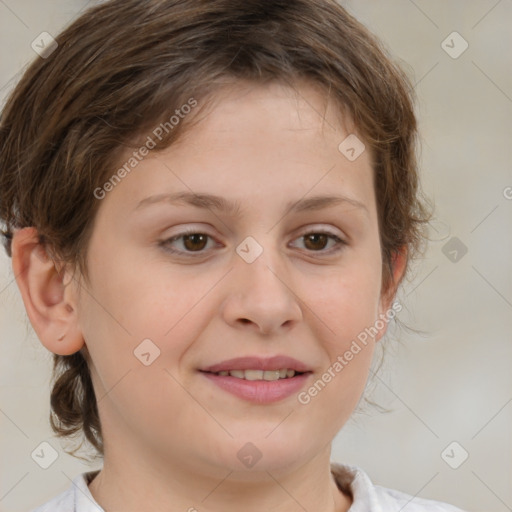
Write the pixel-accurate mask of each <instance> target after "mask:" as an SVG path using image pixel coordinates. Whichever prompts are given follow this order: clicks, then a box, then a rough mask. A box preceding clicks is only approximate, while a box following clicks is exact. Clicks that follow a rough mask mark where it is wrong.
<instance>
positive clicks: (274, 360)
mask: <svg viewBox="0 0 512 512" xmlns="http://www.w3.org/2000/svg"><path fill="white" fill-rule="evenodd" d="M282 368H287V369H288V370H295V371H296V372H300V373H304V372H310V371H311V368H309V367H308V366H307V365H306V364H304V363H302V362H300V361H297V359H294V358H293V357H288V356H283V355H279V356H274V357H267V358H265V357H254V356H247V357H237V358H234V359H228V360H226V361H222V362H220V363H217V364H214V365H211V366H207V367H205V368H201V371H204V372H212V373H217V372H223V371H229V370H280V369H282Z"/></svg>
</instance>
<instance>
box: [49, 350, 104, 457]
mask: <svg viewBox="0 0 512 512" xmlns="http://www.w3.org/2000/svg"><path fill="white" fill-rule="evenodd" d="M53 371H54V385H53V389H52V393H51V396H50V404H51V412H50V424H51V426H52V429H53V431H54V432H55V433H56V434H57V436H59V437H67V436H72V435H76V434H78V433H80V432H81V431H82V430H83V432H84V434H85V438H86V439H87V441H89V442H90V443H91V444H92V446H94V448H95V449H96V450H97V451H98V453H99V454H100V455H103V442H102V437H101V424H100V418H99V414H98V404H97V401H96V395H95V393H94V388H93V385H92V380H91V376H90V373H89V367H88V365H87V361H86V360H85V358H84V356H83V355H82V353H81V352H76V353H75V354H72V355H69V356H61V355H57V354H55V355H54V369H53ZM81 446H82V444H80V445H79V446H78V447H77V448H75V449H74V450H72V451H71V452H69V453H70V454H71V455H75V456H76V452H77V451H78V450H79V449H80V448H81Z"/></svg>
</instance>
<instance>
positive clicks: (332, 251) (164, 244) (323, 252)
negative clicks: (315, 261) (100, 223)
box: [159, 229, 348, 258]
mask: <svg viewBox="0 0 512 512" xmlns="http://www.w3.org/2000/svg"><path fill="white" fill-rule="evenodd" d="M190 235H206V236H207V237H208V238H209V239H212V240H213V237H212V236H210V235H208V234H207V233H202V232H201V231H197V230H193V229H191V230H186V231H183V232H181V233H179V234H178V235H175V236H173V237H171V238H167V239H165V240H161V241H160V243H159V245H160V246H162V248H163V249H164V250H165V251H167V252H170V253H173V254H178V255H186V256H187V257H188V256H190V257H192V258H196V257H201V256H204V255H205V252H206V251H207V250H206V249H202V250H201V251H180V250H176V249H172V248H171V247H170V245H169V244H171V243H172V242H175V241H176V240H179V239H180V238H183V237H186V236H190ZM307 235H327V236H328V237H329V238H330V239H331V240H334V241H335V242H336V245H335V246H334V248H332V247H331V249H329V250H319V251H309V250H307V249H306V251H307V252H311V253H317V254H321V255H329V256H330V255H333V254H335V253H338V252H339V251H341V250H342V249H343V248H344V247H345V246H346V245H348V244H347V242H345V240H342V239H341V238H340V237H338V236H337V235H335V234H334V233H331V232H329V231H325V230H320V231H307V232H306V233H303V234H302V235H300V236H298V237H297V238H296V239H295V240H297V239H299V238H304V237H306V236H307ZM207 243H208V242H207Z"/></svg>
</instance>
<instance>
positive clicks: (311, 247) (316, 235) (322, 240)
mask: <svg viewBox="0 0 512 512" xmlns="http://www.w3.org/2000/svg"><path fill="white" fill-rule="evenodd" d="M296 240H299V241H302V242H303V244H304V247H303V248H304V249H306V250H307V251H308V252H317V253H319V254H321V255H322V254H325V255H328V254H333V253H335V252H337V251H338V250H340V249H342V248H343V246H345V245H347V243H346V242H345V241H344V240H342V239H341V238H340V237H338V236H336V235H335V234H333V233H329V232H322V231H319V232H318V231H312V232H309V233H306V234H304V235H302V236H300V237H299V238H297V239H296ZM329 242H332V243H331V244H329ZM295 247H296V246H295Z"/></svg>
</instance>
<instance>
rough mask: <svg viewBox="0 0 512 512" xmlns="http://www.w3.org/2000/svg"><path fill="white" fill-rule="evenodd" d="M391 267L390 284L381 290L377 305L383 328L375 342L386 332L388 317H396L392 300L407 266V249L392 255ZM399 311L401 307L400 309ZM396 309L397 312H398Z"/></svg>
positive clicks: (401, 249) (403, 248) (402, 248)
mask: <svg viewBox="0 0 512 512" xmlns="http://www.w3.org/2000/svg"><path fill="white" fill-rule="evenodd" d="M391 266H392V269H393V275H392V279H391V282H390V283H389V286H388V287H387V289H386V290H383V293H382V295H381V300H380V303H379V320H381V321H382V323H383V324H384V325H383V328H382V329H379V333H378V335H377V336H376V338H375V341H378V340H380V339H381V338H382V336H384V334H385V333H386V330H387V325H388V323H389V320H390V317H392V318H393V317H394V316H395V315H396V311H397V309H396V308H395V307H392V306H393V305H392V302H393V299H394V298H395V295H396V292H397V289H398V286H399V284H400V282H401V280H402V278H403V276H404V273H405V269H406V266H407V247H406V246H403V247H401V248H400V249H399V250H398V251H396V252H395V253H394V254H393V257H392V260H391ZM400 309H401V307H400ZM400 309H398V311H400Z"/></svg>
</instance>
